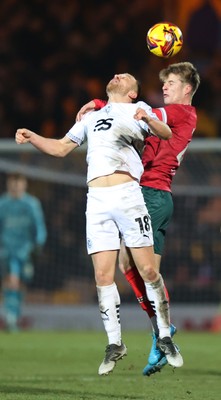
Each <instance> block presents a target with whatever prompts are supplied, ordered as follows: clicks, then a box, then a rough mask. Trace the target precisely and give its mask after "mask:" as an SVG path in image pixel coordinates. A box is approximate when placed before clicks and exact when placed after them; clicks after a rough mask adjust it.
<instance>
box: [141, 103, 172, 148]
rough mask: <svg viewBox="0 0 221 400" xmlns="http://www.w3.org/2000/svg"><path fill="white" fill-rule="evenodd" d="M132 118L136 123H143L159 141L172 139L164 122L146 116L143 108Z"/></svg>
mask: <svg viewBox="0 0 221 400" xmlns="http://www.w3.org/2000/svg"><path fill="white" fill-rule="evenodd" d="M134 118H135V119H136V120H137V121H140V120H142V121H144V122H146V124H147V125H148V127H149V128H150V130H151V132H152V133H153V134H154V135H156V136H158V137H159V138H160V139H165V140H167V139H170V138H171V137H172V131H171V129H170V127H169V126H168V125H167V124H165V122H163V121H160V120H159V119H154V118H153V117H152V116H150V115H148V114H147V112H146V111H145V110H144V109H143V108H138V109H137V111H136V114H135V115H134Z"/></svg>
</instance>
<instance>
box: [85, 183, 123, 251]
mask: <svg viewBox="0 0 221 400" xmlns="http://www.w3.org/2000/svg"><path fill="white" fill-rule="evenodd" d="M109 203H110V194H109V192H108V191H107V193H106V191H105V190H90V192H89V193H88V200H87V210H86V236H87V251H88V254H94V253H97V252H101V251H109V250H119V248H120V237H119V229H118V227H117V225H116V223H115V221H114V220H113V218H112V215H111V213H110V208H111V206H110V205H109Z"/></svg>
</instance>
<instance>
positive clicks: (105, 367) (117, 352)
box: [98, 343, 127, 375]
mask: <svg viewBox="0 0 221 400" xmlns="http://www.w3.org/2000/svg"><path fill="white" fill-rule="evenodd" d="M105 353H106V354H105V357H104V359H103V361H102V363H101V365H100V367H99V370H98V374H99V375H108V374H109V373H110V372H112V371H113V369H114V367H115V365H116V362H117V361H119V360H121V359H122V358H123V357H124V356H126V355H127V347H126V346H125V344H124V343H121V345H120V346H118V345H117V344H109V345H107V347H106V349H105Z"/></svg>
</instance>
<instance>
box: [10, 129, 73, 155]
mask: <svg viewBox="0 0 221 400" xmlns="http://www.w3.org/2000/svg"><path fill="white" fill-rule="evenodd" d="M15 141H16V143H17V144H24V143H31V144H32V145H33V146H34V147H36V148H37V149H38V150H40V151H42V152H43V153H46V154H49V155H51V156H55V157H65V156H66V155H67V154H68V153H70V152H71V151H72V150H74V149H75V148H76V147H78V144H77V143H75V142H73V141H72V140H70V139H69V138H68V137H67V136H64V137H63V138H62V139H51V138H45V137H43V136H40V135H38V134H37V133H35V132H32V131H30V130H29V129H26V128H21V129H18V130H17V132H16V134H15Z"/></svg>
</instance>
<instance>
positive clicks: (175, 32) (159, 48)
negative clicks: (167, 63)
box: [146, 22, 183, 58]
mask: <svg viewBox="0 0 221 400" xmlns="http://www.w3.org/2000/svg"><path fill="white" fill-rule="evenodd" d="M146 40H147V47H148V49H149V50H150V52H151V53H153V54H155V55H156V56H158V57H164V58H169V57H173V56H175V54H177V53H179V51H180V50H181V49H182V45H183V35H182V32H181V30H180V28H178V26H176V25H174V24H172V23H171V22H159V23H158V24H155V25H154V26H152V27H151V28H150V29H149V31H148V32H147V38H146Z"/></svg>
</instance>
